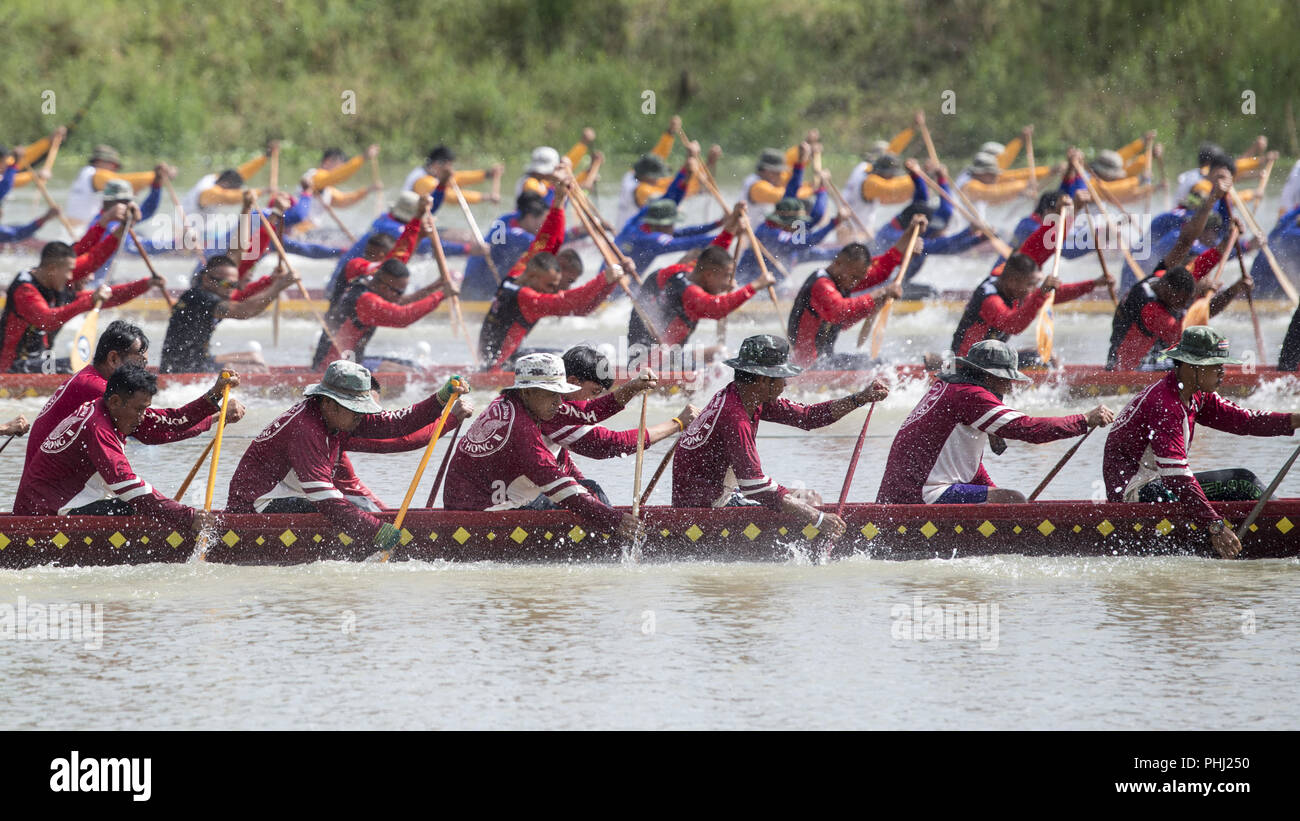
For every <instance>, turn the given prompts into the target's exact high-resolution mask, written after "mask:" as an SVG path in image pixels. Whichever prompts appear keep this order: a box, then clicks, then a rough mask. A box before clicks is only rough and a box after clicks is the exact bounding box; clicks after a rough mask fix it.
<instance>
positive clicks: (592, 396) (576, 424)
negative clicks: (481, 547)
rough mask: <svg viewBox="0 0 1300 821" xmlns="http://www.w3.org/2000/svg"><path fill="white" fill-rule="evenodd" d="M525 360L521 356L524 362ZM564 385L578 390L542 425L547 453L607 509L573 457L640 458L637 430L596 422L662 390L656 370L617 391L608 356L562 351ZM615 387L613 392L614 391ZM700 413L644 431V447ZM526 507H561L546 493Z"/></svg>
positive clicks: (582, 349) (692, 410) (686, 412)
mask: <svg viewBox="0 0 1300 821" xmlns="http://www.w3.org/2000/svg"><path fill="white" fill-rule="evenodd" d="M520 358H521V359H522V357H520ZM563 362H564V373H565V381H567V382H568V383H569V384H571V385H577V386H578V390H576V391H574V392H573V393H571V394H567V395H566V396H565V400H564V401H563V402H561V403H560V408H559V410H558V411H557V412H556V414H555V416H553V417H552V418H550V419H547V420H544V421H538V423H537V427H538V429H539V430H540V431H541V432H542V436H543V438H544V440H545V442H546V448H547V450H549V451H550V452H551V453H552V454H554V456H555V461H556V463H557V464H558V465H559V466H560V469H561V470H563V471H564V473H565V474H566V475H567V476H570V477H572V478H573V479H575V480H576V481H577V482H578V484H580V485H582V486H583V487H585V488H586V489H587V490H588V491H589V492H590V493H591V494H592V495H594V496H595V497H596V498H597V499H599V500H600V501H602V502H604V503H605V504H609V497H608V496H607V495H606V494H605V491H604V489H603V488H601V486H600V485H599V484H597V482H596V481H595V480H594V479H587V478H586V477H584V476H583V475H582V471H580V470H578V466H577V465H575V464H574V463H573V459H572V458H570V456H569V451H573V452H574V453H576V454H578V455H579V456H585V457H587V458H588V459H613V458H615V457H619V456H628V455H631V454H634V453H636V449H637V433H638V431H637V429H635V428H634V429H632V430H623V431H615V430H610V429H609V428H606V427H602V426H600V425H599V424H598V423H599V422H603V421H605V420H606V419H608V418H610V417H611V416H614V415H615V414H617V413H619V412H620V411H622V410H623V409H624V408H625V407H626V406H627V403H628V402H631V401H632V400H633V399H634V398H636V397H637V396H639V395H640V394H642V393H644V392H645V391H649V390H653V389H654V388H657V387H658V386H659V379H658V377H656V376H655V373H654V371H652V370H649V369H647V370H644V371H642V372H641V373H640V374H639V375H638V376H637V377H636V378H635V379H630V380H628V381H627V382H624V383H623V384H622V385H620V386H618V387H617V388H614V387H613V386H614V379H613V377H612V374H613V372H614V369H613V366H612V365H611V364H610V362H609V359H608V358H607V357H605V355H604V354H602V353H600V352H599V351H597V350H596V349H594V348H591V347H589V346H586V345H577V346H575V347H573V348H570V349H569V350H567V351H565V352H564V357H563ZM611 388H613V389H612V390H611ZM698 414H699V409H698V408H696V407H695V406H694V405H689V404H688V405H687V406H686V407H685V408H683V409H682V412H681V413H679V414H677V416H675V417H673V418H672V419H670V420H668V421H667V422H660V423H659V424H657V425H649V426H648V427H647V428H646V435H645V447H647V448H649V447H651V446H652V445H655V444H657V443H659V442H662V441H663V440H665V439H667V438H668V437H669V436H672V435H674V434H677V433H681V432H682V430H683V429H684V428H685V427H686V426H687V425H689V424H690V423H691V422H692V421H693V420H694V419H695V417H696V416H697V415H698ZM525 507H526V508H528V509H530V510H554V509H555V508H556V507H557V505H556V504H555V503H554V502H552V501H551V500H550V499H549V498H548V497H547V496H546V494H539V495H538V497H537V498H536V499H534V500H533V501H532V502H531V503H529V504H528V505H525Z"/></svg>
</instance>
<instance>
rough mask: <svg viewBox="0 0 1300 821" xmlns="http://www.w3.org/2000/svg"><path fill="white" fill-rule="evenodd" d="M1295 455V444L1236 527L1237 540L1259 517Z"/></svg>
mask: <svg viewBox="0 0 1300 821" xmlns="http://www.w3.org/2000/svg"><path fill="white" fill-rule="evenodd" d="M1297 456H1300V446H1297V447H1296V449H1295V450H1293V451H1291V458H1290V459H1287V460H1286V464H1285V465H1283V466H1282V469H1281V470H1279V471H1278V472H1277V475H1276V476H1274V477H1273V481H1271V482H1269V483H1268V487H1267V488H1265V489H1264V493H1263V494H1262V495H1261V496H1260V497H1259V501H1258V502H1256V503H1255V507H1254V508H1253V509H1252V510H1251V511H1250V515H1249V516H1247V517H1246V521H1244V522H1242V523H1241V527H1239V528H1237V539H1238V540H1241V539H1244V538H1246V532H1247V531H1249V530H1250V526H1251V525H1253V524H1254V523H1255V520H1256V519H1258V518H1259V514H1260V512H1261V511H1263V510H1264V505H1266V504H1268V500H1269V499H1270V498H1271V497H1272V496H1273V491H1275V490H1277V486H1278V485H1280V484H1282V478H1283V477H1284V476H1286V474H1287V471H1289V470H1291V466H1292V465H1294V464H1295V460H1296V457H1297Z"/></svg>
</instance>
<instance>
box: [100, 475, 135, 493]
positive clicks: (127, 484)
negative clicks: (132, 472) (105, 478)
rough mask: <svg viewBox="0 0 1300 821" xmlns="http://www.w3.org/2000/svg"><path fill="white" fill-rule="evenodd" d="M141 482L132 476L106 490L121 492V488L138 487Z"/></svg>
mask: <svg viewBox="0 0 1300 821" xmlns="http://www.w3.org/2000/svg"><path fill="white" fill-rule="evenodd" d="M141 481H142V480H141V479H140V477H139V476H133V477H131V478H130V479H127V480H126V481H125V482H118V483H116V484H112V485H109V486H108V489H109V490H111V491H114V492H116V491H119V490H121V489H122V488H125V487H130V486H131V485H138V484H140V483H141Z"/></svg>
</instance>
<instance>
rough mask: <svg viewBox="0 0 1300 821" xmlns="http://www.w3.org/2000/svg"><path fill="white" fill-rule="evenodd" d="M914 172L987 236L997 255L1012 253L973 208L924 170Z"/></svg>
mask: <svg viewBox="0 0 1300 821" xmlns="http://www.w3.org/2000/svg"><path fill="white" fill-rule="evenodd" d="M916 174H917V176H918V177H920V178H921V181H922V182H924V183H925V184H926V185H928V186H930V187H931V188H932V189H934V191H935V193H936V194H938V195H939V196H940V197H941V198H943V199H944V200H946V201H947V202H948V204H949V205H951V206H952V207H953V208H955V209H957V212H958V213H960V214H961V215H962V216H963V217H965V218H966V221H967V222H969V223H970V224H971V226H972V227H973V228H974V229H975V230H976V231H979V232H980V233H981V234H983V235H984V236H986V237H988V240H989V242H990V243H992V244H993V250H995V251H997V252H998V255H999V256H1002V257H1010V256H1011V254H1012V253H1014V250H1013V249H1012V248H1011V246H1010V245H1007V244H1006V242H1004V241H1003V239H1002V237H999V236H998V232H997V231H994V230H993V229H992V228H990V227H989V225H988V223H986V222H984V220H982V219H980V217H979V214H977V213H975V209H974V208H968V207H967V206H965V205H963V204H962V203H960V202H958V201H957V200H955V199H953V197H952V195H950V194H949V193H948V192H947V191H945V190H943V188H942V187H941V186H940V185H939V183H937V182H935V181H934V180H932V179H930V177H929V176H927V175H926V173H925V172H924V171H920V170H918V171H917V172H916ZM953 190H954V191H957V192H960V191H961V189H960V188H954V189H953Z"/></svg>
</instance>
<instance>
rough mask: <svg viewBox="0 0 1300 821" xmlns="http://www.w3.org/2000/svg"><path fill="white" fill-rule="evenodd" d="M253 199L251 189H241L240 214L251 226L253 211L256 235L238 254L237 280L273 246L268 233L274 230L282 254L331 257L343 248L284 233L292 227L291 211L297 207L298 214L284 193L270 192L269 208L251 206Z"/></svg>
mask: <svg viewBox="0 0 1300 821" xmlns="http://www.w3.org/2000/svg"><path fill="white" fill-rule="evenodd" d="M255 204H256V198H255V197H254V195H253V192H251V191H245V192H244V213H245V214H248V215H249V222H248V223H247V225H248V226H249V227H250V228H251V227H252V224H253V222H254V220H253V219H252V217H253V215H254V214H256V216H257V219H256V221H255V222H256V225H257V236H256V237H255V238H254V239H253V240H252V241H251V242H250V243H249V244H248V245H247V246H246V247H244V248H243V250H242V251H241V252H240V254H239V262H238V263H237V265H238V268H239V279H240V281H241V282H242V281H243V280H244V278H245V277H247V276H248V273H249V272H250V271H251V270H252V269H253V266H255V265H256V264H257V263H258V261H259V260H261V258H262V256H263V255H264V254H266V253H267V252H268V251H272V250H273V248H274V245H273V244H272V242H271V237H270V233H271V232H272V231H274V232H275V234H276V236H277V237H279V239H280V244H281V245H282V246H284V252H285V253H286V254H294V255H296V256H300V257H306V258H308V259H332V258H334V257H337V256H340V255H341V254H342V253H343V251H344V249H343V248H336V247H334V246H332V245H321V244H319V243H315V242H304V241H302V240H299V239H294V238H293V237H290V236H288V231H289V229H290V228H292V227H293V225H294V221H293V220H291V219H290V217H289V214H290V212H291V211H293V210H295V209H297V210H298V211H299V215H300V216H301V213H302V211H301V209H300V208H299V204H298V203H295V202H294V201H293V198H292V197H290V196H289V195H288V194H284V193H279V194H272V195H271V202H270V207H269V208H265V209H255V208H254V205H255Z"/></svg>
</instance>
